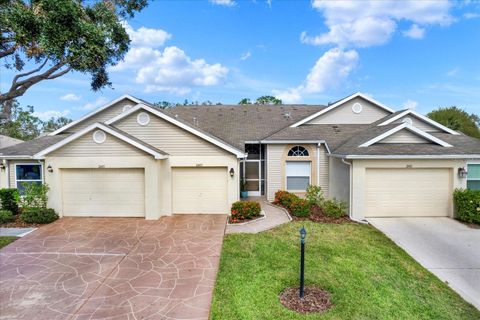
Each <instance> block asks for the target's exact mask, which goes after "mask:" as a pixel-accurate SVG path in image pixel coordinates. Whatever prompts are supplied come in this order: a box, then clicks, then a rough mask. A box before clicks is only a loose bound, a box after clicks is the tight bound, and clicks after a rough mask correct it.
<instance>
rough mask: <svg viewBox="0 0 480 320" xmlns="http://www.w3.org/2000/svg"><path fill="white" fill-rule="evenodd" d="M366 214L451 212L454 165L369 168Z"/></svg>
mask: <svg viewBox="0 0 480 320" xmlns="http://www.w3.org/2000/svg"><path fill="white" fill-rule="evenodd" d="M365 197H366V199H365V217H412V216H417V217H427V216H428V217H431V216H442V217H445V216H448V215H449V213H450V211H451V206H452V204H451V198H452V174H451V171H450V169H444V168H431V169H430V168H419V169H410V168H405V169H383V168H382V169H376V168H375V169H373V168H372V169H367V170H366V195H365Z"/></svg>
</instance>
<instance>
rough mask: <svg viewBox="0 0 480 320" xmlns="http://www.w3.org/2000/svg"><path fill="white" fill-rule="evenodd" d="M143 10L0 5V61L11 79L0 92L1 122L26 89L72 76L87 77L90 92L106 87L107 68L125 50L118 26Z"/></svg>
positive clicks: (77, 4) (76, 0)
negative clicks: (74, 73) (89, 79)
mask: <svg viewBox="0 0 480 320" xmlns="http://www.w3.org/2000/svg"><path fill="white" fill-rule="evenodd" d="M146 5H147V0H115V1H111V0H91V1H80V0H31V1H24V0H0V61H1V65H2V68H8V69H12V70H14V72H15V73H16V74H15V76H14V77H13V79H12V82H11V85H10V88H9V89H7V90H6V91H5V92H0V104H6V107H5V108H4V112H6V113H7V115H6V116H5V115H4V117H8V112H10V108H11V104H12V101H13V99H15V98H17V97H20V96H22V95H23V94H24V93H25V92H26V91H27V90H28V89H29V88H30V87H32V86H33V85H35V84H37V83H39V82H41V81H44V80H51V79H55V78H58V77H61V76H62V75H64V74H66V73H68V72H70V71H72V70H74V71H78V72H81V73H84V74H88V75H90V77H91V88H92V89H93V90H98V89H101V88H103V87H105V86H109V85H111V82H110V79H109V76H108V73H107V67H108V66H112V65H115V64H117V63H118V62H119V61H120V60H121V59H123V57H124V55H125V54H126V52H127V51H128V49H129V45H130V39H129V37H128V34H127V32H126V30H125V28H124V25H123V24H122V20H123V19H125V18H127V17H131V16H133V15H134V13H135V12H137V11H139V10H141V9H143V8H144V7H145V6H146ZM32 65H33V66H32ZM27 67H28V68H29V69H28V70H25V69H26V68H27Z"/></svg>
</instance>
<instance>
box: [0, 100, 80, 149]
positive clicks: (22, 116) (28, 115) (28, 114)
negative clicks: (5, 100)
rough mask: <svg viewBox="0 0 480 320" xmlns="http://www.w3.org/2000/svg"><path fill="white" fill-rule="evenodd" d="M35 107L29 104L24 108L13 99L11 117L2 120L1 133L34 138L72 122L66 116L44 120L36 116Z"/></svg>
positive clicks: (19, 137) (15, 136) (22, 138)
mask: <svg viewBox="0 0 480 320" xmlns="http://www.w3.org/2000/svg"><path fill="white" fill-rule="evenodd" d="M34 111H35V110H34V107H32V106H27V107H26V108H22V107H21V106H20V105H19V104H18V102H16V101H13V103H12V108H11V114H10V116H11V118H10V119H8V120H7V121H2V122H0V123H1V125H0V134H3V135H6V136H9V137H12V138H16V139H20V140H25V141H26V140H32V139H35V138H37V137H38V136H40V135H41V134H44V133H49V132H52V131H55V130H57V129H58V128H61V127H63V126H64V125H66V124H68V123H70V122H72V120H71V119H68V118H65V117H59V118H50V119H49V120H47V121H42V120H41V119H40V118H38V117H37V116H35V113H34Z"/></svg>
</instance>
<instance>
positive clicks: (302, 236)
mask: <svg viewBox="0 0 480 320" xmlns="http://www.w3.org/2000/svg"><path fill="white" fill-rule="evenodd" d="M306 236H307V230H305V227H302V229H300V299H303V296H304V295H305V237H306Z"/></svg>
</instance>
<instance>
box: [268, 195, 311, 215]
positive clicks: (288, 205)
mask: <svg viewBox="0 0 480 320" xmlns="http://www.w3.org/2000/svg"><path fill="white" fill-rule="evenodd" d="M274 203H275V204H278V205H281V206H282V207H284V208H285V209H287V210H288V212H290V214H291V215H293V216H296V217H308V216H309V215H310V203H309V202H308V201H307V200H305V199H301V198H300V197H298V196H297V195H296V194H293V193H290V192H287V191H277V192H276V193H275V200H274Z"/></svg>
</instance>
